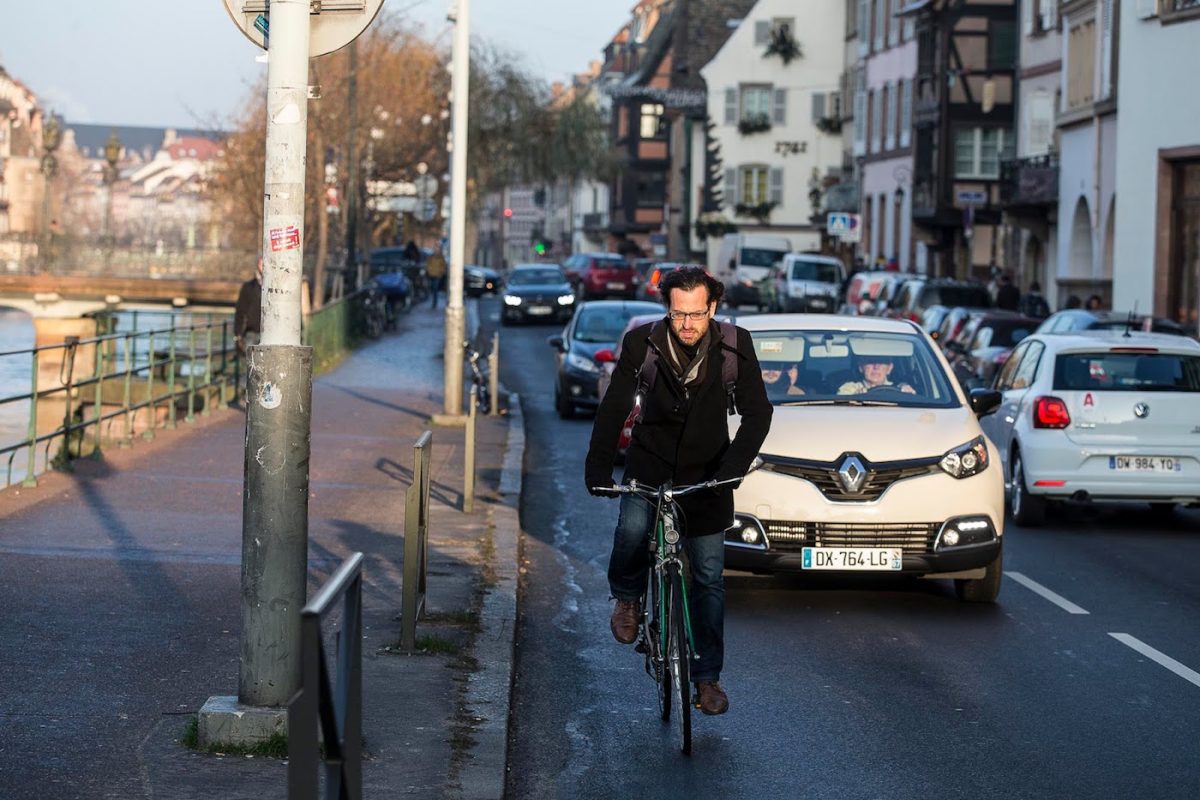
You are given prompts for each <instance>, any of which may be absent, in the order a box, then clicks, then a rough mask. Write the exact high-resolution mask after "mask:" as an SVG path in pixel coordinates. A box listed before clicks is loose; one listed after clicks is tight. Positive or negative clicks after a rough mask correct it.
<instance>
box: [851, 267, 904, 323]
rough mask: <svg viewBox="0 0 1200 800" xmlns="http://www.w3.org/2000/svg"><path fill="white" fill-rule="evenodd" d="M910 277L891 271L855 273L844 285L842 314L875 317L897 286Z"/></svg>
mask: <svg viewBox="0 0 1200 800" xmlns="http://www.w3.org/2000/svg"><path fill="white" fill-rule="evenodd" d="M911 277H912V276H909V275H904V274H903V273H900V272H893V271H891V270H876V271H874V272H857V273H855V274H854V275H853V276H852V277H851V278H850V282H849V283H848V284H847V285H846V296H845V302H844V304H843V305H842V309H841V310H842V312H843V313H846V314H852V315H863V316H877V315H879V314H881V313H882V312H883V311H884V310H885V309H886V308H887V304H888V301H889V300H891V298H892V297H894V296H895V293H896V290H897V288H898V286H899V285H900V284H901V283H903V282H905V281H907V280H911Z"/></svg>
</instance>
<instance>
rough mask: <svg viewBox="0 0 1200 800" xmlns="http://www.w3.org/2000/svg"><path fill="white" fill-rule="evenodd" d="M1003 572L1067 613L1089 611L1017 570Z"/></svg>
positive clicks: (1085, 612)
mask: <svg viewBox="0 0 1200 800" xmlns="http://www.w3.org/2000/svg"><path fill="white" fill-rule="evenodd" d="M1004 574H1005V575H1007V576H1008V577H1010V578H1012V579H1013V580H1014V581H1016V582H1017V583H1019V584H1021V585H1022V586H1024V587H1025V588H1026V589H1028V590H1029V591H1031V592H1034V593H1036V594H1040V595H1041V596H1042V597H1044V598H1046V599H1047V600H1049V601H1050V602H1051V603H1054V605H1056V606H1058V607H1059V608H1061V609H1062V610H1063V611H1066V612H1067V613H1068V614H1087V613H1089V612H1088V611H1087V610H1085V609H1083V608H1080V607H1079V606H1077V605H1075V604H1074V603H1072V602H1071V601H1070V600H1068V599H1067V598H1065V597H1063V596H1062V595H1061V594H1058V593H1057V592H1054V591H1051V590H1050V589H1047V588H1046V587H1045V586H1042V585H1041V584H1040V583H1038V582H1037V581H1035V580H1034V579H1033V578H1028V577H1026V576H1024V575H1022V574H1021V573H1019V572H1008V571H1007V570H1006V571H1005V573H1004Z"/></svg>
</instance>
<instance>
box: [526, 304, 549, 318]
mask: <svg viewBox="0 0 1200 800" xmlns="http://www.w3.org/2000/svg"><path fill="white" fill-rule="evenodd" d="M529 313H530V314H534V315H537V316H543V315H545V314H549V313H550V306H530V307H529Z"/></svg>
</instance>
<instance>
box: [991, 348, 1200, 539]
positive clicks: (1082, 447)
mask: <svg viewBox="0 0 1200 800" xmlns="http://www.w3.org/2000/svg"><path fill="white" fill-rule="evenodd" d="M993 388H994V389H996V390H998V391H1000V392H1001V393H1002V395H1003V400H1002V402H1001V407H1000V410H999V413H997V414H995V415H993V416H992V417H989V418H988V419H986V420H985V421H984V422H983V427H984V430H985V431H987V434H988V436H989V437H991V439H992V441H993V442H995V443H996V446H997V447H998V448H999V450H1000V457H1001V460H1002V462H1003V463H1004V467H1005V469H1004V473H1005V475H1006V476H1007V478H1008V486H1009V502H1010V506H1011V509H1012V512H1013V520H1014V521H1015V522H1016V523H1017V524H1018V525H1027V526H1035V525H1039V524H1041V522H1042V520H1043V519H1044V516H1045V511H1046V506H1047V504H1049V503H1054V502H1058V501H1063V500H1068V499H1070V500H1075V501H1090V500H1133V501H1146V502H1149V503H1150V505H1151V508H1152V509H1154V510H1155V511H1157V512H1169V511H1170V510H1171V509H1173V508H1174V507H1175V506H1176V505H1177V504H1179V503H1189V504H1190V503H1196V502H1198V501H1200V344H1197V343H1196V342H1195V341H1193V340H1192V339H1188V338H1186V337H1183V336H1172V335H1167V334H1160V333H1141V332H1128V333H1125V332H1122V331H1120V330H1096V331H1080V332H1078V333H1070V334H1034V335H1033V336H1030V337H1029V338H1027V339H1025V340H1024V341H1022V342H1021V343H1020V344H1019V345H1018V346H1017V347H1016V349H1015V350H1013V354H1012V356H1010V357H1009V359H1008V361H1007V362H1006V363H1005V365H1004V368H1003V369H1002V370H1001V371H1000V372H999V373H997V375H996V378H995V381H994V382H993Z"/></svg>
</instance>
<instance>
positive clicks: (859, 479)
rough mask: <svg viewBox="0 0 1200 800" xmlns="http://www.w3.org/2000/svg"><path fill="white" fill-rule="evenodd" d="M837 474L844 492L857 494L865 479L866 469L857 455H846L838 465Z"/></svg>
mask: <svg viewBox="0 0 1200 800" xmlns="http://www.w3.org/2000/svg"><path fill="white" fill-rule="evenodd" d="M837 476H838V480H839V481H840V482H841V484H842V489H844V490H845V492H846V494H858V492H859V490H860V489H862V485H863V482H864V481H865V480H866V479H867V470H866V467H864V466H863V463H862V462H861V461H859V460H858V458H857V456H846V457H845V459H843V460H842V465H841V466H840V467H838V471H837Z"/></svg>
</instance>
